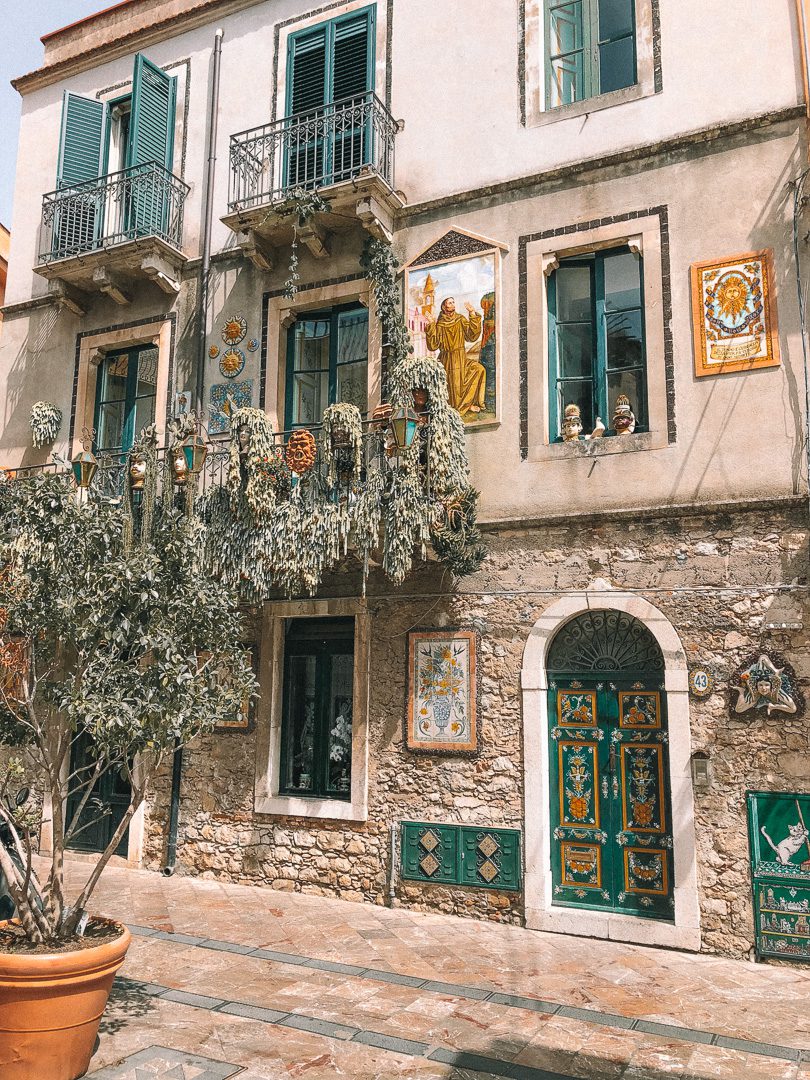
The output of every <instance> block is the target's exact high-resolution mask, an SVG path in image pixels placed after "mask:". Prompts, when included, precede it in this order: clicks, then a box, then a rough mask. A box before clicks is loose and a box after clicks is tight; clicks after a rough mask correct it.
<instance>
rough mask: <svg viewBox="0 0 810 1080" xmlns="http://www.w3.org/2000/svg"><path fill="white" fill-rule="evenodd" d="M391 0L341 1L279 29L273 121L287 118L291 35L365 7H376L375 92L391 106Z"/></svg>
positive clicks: (277, 30) (290, 20)
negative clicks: (288, 41)
mask: <svg viewBox="0 0 810 1080" xmlns="http://www.w3.org/2000/svg"><path fill="white" fill-rule="evenodd" d="M390 6H391V4H390V0H388V3H386V2H385V0H338V2H337V3H332V4H327V5H326V6H324V7H321V8H318V9H317V10H316V11H311V12H309V14H306V15H300V16H297V17H296V18H294V19H288V20H287V21H286V22H283V23H279V24H278V25H277V26H276V35H275V37H276V41H275V49H276V56H275V64H274V69H275V71H274V75H275V78H274V86H275V96H274V98H273V119H274V120H276V119H277V118H278V117H282V116H286V112H287V40H288V38H289V36H290V34H297V33H298V31H299V30H304V29H306V28H307V27H309V26H313V27H314V26H318V25H319V24H320V23H324V22H328V21H329V20H330V19H335V18H337V17H339V16H340V15H348V14H349V12H352V11H358V10H360V9H362V8H367V7H375V8H376V11H375V20H374V22H375V35H374V88H373V89H374V92H375V93H376V95H377V97H378V98H380V99H382V100H383V101H385V102H386V104H388V97H389V88H390V84H391V80H390V35H389V20H390V15H391V12H390Z"/></svg>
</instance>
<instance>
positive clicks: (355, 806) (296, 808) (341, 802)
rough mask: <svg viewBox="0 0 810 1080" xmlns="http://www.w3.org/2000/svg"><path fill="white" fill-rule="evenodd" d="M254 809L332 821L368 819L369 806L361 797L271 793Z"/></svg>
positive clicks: (259, 811) (259, 801) (257, 803)
mask: <svg viewBox="0 0 810 1080" xmlns="http://www.w3.org/2000/svg"><path fill="white" fill-rule="evenodd" d="M254 809H255V811H256V813H257V814H275V815H283V816H285V817H302V818H326V819H329V820H332V821H366V820H367V818H368V812H367V808H366V806H365V805H364V801H363V800H361V799H352V801H351V802H347V801H346V800H345V799H319V798H310V797H306V798H302V797H301V796H299V795H271V796H269V797H266V798H257V799H256V802H255V806H254Z"/></svg>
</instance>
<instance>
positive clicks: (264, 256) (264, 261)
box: [238, 229, 273, 274]
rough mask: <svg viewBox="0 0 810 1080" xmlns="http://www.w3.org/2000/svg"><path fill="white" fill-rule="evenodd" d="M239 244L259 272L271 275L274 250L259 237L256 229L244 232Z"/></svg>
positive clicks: (241, 233) (240, 236)
mask: <svg viewBox="0 0 810 1080" xmlns="http://www.w3.org/2000/svg"><path fill="white" fill-rule="evenodd" d="M238 242H239V247H240V249H241V251H242V254H243V255H244V256H245V258H246V259H250V261H251V262H252V263H253V265H254V266H255V267H256V269H257V270H261V271H262V272H263V273H266V274H269V273H270V271H271V270H272V269H273V249H272V248H271V247H270V245H269V244H267V243H265V241H264V240H262V238H261V237H260V236H257V234H256V231H255V229H244V230H242V231H241V232H240V233H239V237H238Z"/></svg>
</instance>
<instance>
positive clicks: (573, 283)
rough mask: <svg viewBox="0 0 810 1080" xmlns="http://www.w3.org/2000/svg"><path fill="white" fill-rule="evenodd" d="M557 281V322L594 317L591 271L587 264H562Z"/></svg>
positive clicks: (557, 273) (576, 320) (587, 319)
mask: <svg viewBox="0 0 810 1080" xmlns="http://www.w3.org/2000/svg"><path fill="white" fill-rule="evenodd" d="M554 278H555V281H556V282H557V322H583V321H588V322H589V321H590V320H591V318H592V309H591V271H590V268H589V267H587V266H561V267H560V268H559V270H557V271H556V273H555V275H554Z"/></svg>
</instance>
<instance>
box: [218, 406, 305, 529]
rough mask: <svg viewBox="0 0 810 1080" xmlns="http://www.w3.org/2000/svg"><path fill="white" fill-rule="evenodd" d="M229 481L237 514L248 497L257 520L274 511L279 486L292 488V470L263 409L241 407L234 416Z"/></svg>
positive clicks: (232, 419)
mask: <svg viewBox="0 0 810 1080" xmlns="http://www.w3.org/2000/svg"><path fill="white" fill-rule="evenodd" d="M227 483H228V492H229V494H230V498H231V508H232V510H233V512H234V514H236V515H237V516H239V514H240V510H241V509H242V508H241V506H240V504H241V503H242V501H244V503H245V504H246V507H247V510H248V511H249V513H250V515H251V516H252V517H254V518H255V519H257V520H261V519H262V518H266V517H268V516H269V515H270V514H271V513H272V511H273V509H274V508H275V506H276V499H277V492H278V491H279V489H283V490H289V486H290V484H289V470H288V469H287V467H286V466H285V465H284V463H283V461H282V460H281V458H280V456H279V452H278V448H277V447H276V443H275V436H274V433H273V425H272V424H271V423H270V418H269V417H268V415H267V413H265V412H263V411H262V410H261V409H253V408H244V409H237V410H236V412H235V413H234V414H233V416H232V417H231V446H230V453H229V458H228V481H227Z"/></svg>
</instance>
